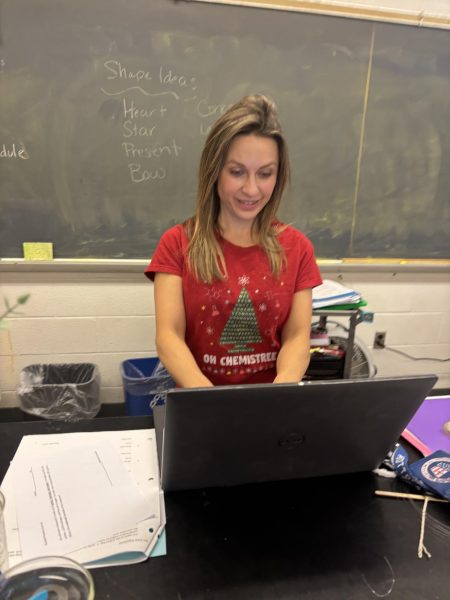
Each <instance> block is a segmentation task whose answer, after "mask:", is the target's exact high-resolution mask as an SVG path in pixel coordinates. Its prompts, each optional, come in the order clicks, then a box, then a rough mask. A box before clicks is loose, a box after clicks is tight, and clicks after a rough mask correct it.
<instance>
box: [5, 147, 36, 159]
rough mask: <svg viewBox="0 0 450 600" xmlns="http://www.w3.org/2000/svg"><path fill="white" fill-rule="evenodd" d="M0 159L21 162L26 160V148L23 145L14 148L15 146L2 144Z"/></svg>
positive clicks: (27, 155)
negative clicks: (13, 159) (20, 160)
mask: <svg viewBox="0 0 450 600" xmlns="http://www.w3.org/2000/svg"><path fill="white" fill-rule="evenodd" d="M0 158H21V159H22V160H28V159H29V158H30V156H29V154H28V152H27V151H26V148H25V146H24V145H23V144H21V145H20V146H18V147H17V146H16V144H10V145H8V146H7V145H6V144H2V146H1V150H0Z"/></svg>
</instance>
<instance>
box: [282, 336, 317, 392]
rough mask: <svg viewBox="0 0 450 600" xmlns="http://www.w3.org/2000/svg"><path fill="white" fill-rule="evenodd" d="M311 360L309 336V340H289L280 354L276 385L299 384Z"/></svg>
mask: <svg viewBox="0 0 450 600" xmlns="http://www.w3.org/2000/svg"><path fill="white" fill-rule="evenodd" d="M309 360H310V352H309V336H308V339H307V340H305V339H303V338H302V339H292V340H287V341H286V342H285V343H284V344H283V345H282V346H281V348H280V351H279V353H278V358H277V376H276V377H275V379H274V383H297V382H298V381H300V380H301V379H302V377H303V375H304V374H305V373H306V369H307V368H308V365H309Z"/></svg>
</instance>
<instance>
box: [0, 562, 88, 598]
mask: <svg viewBox="0 0 450 600" xmlns="http://www.w3.org/2000/svg"><path fill="white" fill-rule="evenodd" d="M94 595H95V592H94V580H93V579H92V576H91V574H90V573H89V571H88V570H87V569H85V568H84V567H83V566H81V565H80V564H78V563H77V562H75V561H73V560H71V559H69V558H66V557H64V556H43V557H40V558H33V559H30V560H25V561H24V562H21V563H19V564H17V565H15V566H14V567H11V568H10V569H8V570H7V571H5V572H4V573H3V574H2V575H0V597H1V598H2V600H48V599H49V598H51V600H93V599H94Z"/></svg>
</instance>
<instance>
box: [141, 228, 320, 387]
mask: <svg viewBox="0 0 450 600" xmlns="http://www.w3.org/2000/svg"><path fill="white" fill-rule="evenodd" d="M278 241H279V242H280V244H281V246H282V247H283V249H284V252H285V256H286V261H287V263H286V265H287V266H286V267H285V268H283V270H282V272H281V274H280V276H279V277H278V278H277V277H275V276H273V275H272V273H271V269H270V266H269V262H268V259H267V256H266V254H265V252H264V250H262V248H261V247H260V246H251V247H249V248H242V247H240V246H235V245H234V244H231V243H230V242H228V241H226V240H223V239H222V240H221V241H220V243H221V247H222V251H223V254H224V258H225V262H226V267H227V272H228V279H227V280H226V281H214V282H213V283H212V284H207V283H203V282H199V281H198V280H197V279H196V278H195V277H194V276H193V275H192V273H191V272H190V271H189V269H188V264H187V247H188V238H187V236H186V232H185V230H184V227H183V225H176V226H175V227H172V228H171V229H169V230H168V231H166V232H165V233H164V234H163V235H162V237H161V239H160V241H159V244H158V247H157V248H156V250H155V254H154V256H153V259H152V261H151V263H150V265H149V266H148V267H147V269H146V270H145V273H146V275H147V276H148V277H149V278H150V279H152V280H153V278H154V274H155V273H158V272H162V273H171V274H173V275H178V276H180V277H181V278H182V280H183V298H184V306H185V310H186V335H185V339H186V343H187V345H188V347H189V348H190V350H191V352H192V354H193V355H194V358H195V360H196V361H197V364H198V365H199V367H200V369H201V370H202V371H203V372H204V373H205V375H206V376H207V377H208V379H209V380H210V381H211V382H212V383H213V384H214V385H230V384H238V383H268V382H271V381H273V380H274V379H275V376H276V359H277V354H278V351H279V349H280V346H281V332H282V329H283V325H284V324H285V322H286V320H287V318H288V316H289V311H290V308H291V303H292V297H293V294H295V293H296V292H298V291H300V290H303V289H306V288H313V287H315V286H317V285H320V284H321V283H322V278H321V276H320V273H319V269H318V267H317V264H316V261H315V258H314V249H313V246H312V244H311V242H310V241H309V239H308V238H307V237H306V236H305V235H304V234H303V233H301V232H300V231H298V230H296V229H294V228H293V227H290V226H288V227H286V229H285V230H284V231H282V232H281V233H280V234H279V235H278Z"/></svg>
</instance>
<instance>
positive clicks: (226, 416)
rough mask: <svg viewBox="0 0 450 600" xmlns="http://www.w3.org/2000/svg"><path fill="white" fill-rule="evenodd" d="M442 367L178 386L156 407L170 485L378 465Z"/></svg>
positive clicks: (166, 486) (164, 480)
mask: <svg viewBox="0 0 450 600" xmlns="http://www.w3.org/2000/svg"><path fill="white" fill-rule="evenodd" d="M436 381H437V377H436V376H435V375H419V376H412V377H393V378H379V379H378V378H377V379H354V380H352V379H340V380H333V381H330V380H328V381H310V382H300V383H298V384H294V383H292V384H252V385H235V386H217V387H209V388H190V389H173V390H170V391H169V392H168V393H167V399H166V404H165V406H157V407H155V409H154V423H155V431H156V439H157V446H158V456H159V461H160V473H161V487H162V489H163V490H164V491H171V490H187V489H195V488H207V487H218V486H233V485H240V484H245V483H254V482H267V481H277V480H285V479H298V478H305V477H316V476H323V475H336V474H342V473H353V472H358V471H370V470H372V469H374V468H376V467H378V466H379V465H380V464H381V462H382V461H383V460H384V459H385V458H386V456H387V455H388V453H389V451H390V450H392V449H393V447H394V446H395V443H396V442H397V440H398V439H399V437H400V434H401V433H402V431H403V430H404V429H405V427H406V425H407V424H408V423H409V421H410V420H411V418H412V417H413V415H414V414H415V412H416V411H417V410H418V408H419V407H420V405H421V404H422V402H423V400H424V399H425V397H426V396H427V395H428V394H429V392H430V391H431V389H432V387H433V385H434V384H435V382H436Z"/></svg>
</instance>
